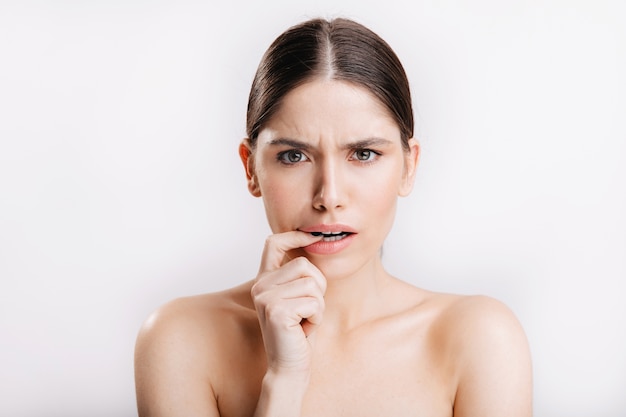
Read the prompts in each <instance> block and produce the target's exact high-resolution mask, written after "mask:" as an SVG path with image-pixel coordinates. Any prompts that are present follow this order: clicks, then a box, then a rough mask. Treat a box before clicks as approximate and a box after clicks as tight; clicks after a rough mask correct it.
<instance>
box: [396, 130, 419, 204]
mask: <svg viewBox="0 0 626 417" xmlns="http://www.w3.org/2000/svg"><path fill="white" fill-rule="evenodd" d="M408 144H409V150H408V151H405V152H404V172H403V174H402V181H401V183H400V188H399V189H398V195H399V196H400V197H406V196H408V195H409V194H411V190H413V182H414V181H415V171H416V169H417V162H418V160H419V154H420V145H419V143H418V142H417V140H416V139H414V138H411V139H409V141H408Z"/></svg>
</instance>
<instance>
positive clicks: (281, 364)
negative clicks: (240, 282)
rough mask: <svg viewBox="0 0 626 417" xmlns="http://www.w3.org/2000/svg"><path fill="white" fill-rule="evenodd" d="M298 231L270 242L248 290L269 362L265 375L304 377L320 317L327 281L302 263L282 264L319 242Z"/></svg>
mask: <svg viewBox="0 0 626 417" xmlns="http://www.w3.org/2000/svg"><path fill="white" fill-rule="evenodd" d="M321 238H322V237H321V236H312V235H311V234H309V233H304V232H300V231H293V232H286V233H279V234H275V235H272V236H270V237H268V239H267V240H266V242H265V249H264V250H263V257H262V260H261V266H260V268H259V274H258V276H257V278H256V280H255V283H254V285H253V286H252V290H251V295H252V300H253V302H254V305H255V308H256V311H257V314H258V317H259V323H260V325H261V332H262V333H263V342H264V344H265V352H266V354H267V360H268V370H272V371H274V372H278V373H280V372H283V371H290V372H293V371H308V370H309V368H310V363H311V340H310V336H312V334H313V332H314V331H315V329H316V328H317V326H319V324H320V323H321V320H322V314H323V312H324V292H325V291H326V278H325V277H324V276H323V275H322V273H321V272H320V270H319V269H317V267H315V265H313V264H312V263H311V262H310V261H309V260H308V259H306V258H305V257H298V258H295V259H292V260H289V261H288V262H286V263H284V261H285V259H286V254H287V252H288V251H289V250H291V249H295V248H300V247H304V246H307V245H310V244H312V243H315V242H317V241H318V240H320V239H321Z"/></svg>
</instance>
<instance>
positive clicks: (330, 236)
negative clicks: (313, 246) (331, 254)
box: [322, 234, 346, 242]
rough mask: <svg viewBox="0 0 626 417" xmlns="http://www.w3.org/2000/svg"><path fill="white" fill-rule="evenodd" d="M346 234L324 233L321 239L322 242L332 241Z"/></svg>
mask: <svg viewBox="0 0 626 417" xmlns="http://www.w3.org/2000/svg"><path fill="white" fill-rule="evenodd" d="M345 236H346V235H344V234H338V235H335V234H333V235H324V238H323V239H322V240H323V241H324V242H334V241H336V240H341V239H343V238H344V237H345Z"/></svg>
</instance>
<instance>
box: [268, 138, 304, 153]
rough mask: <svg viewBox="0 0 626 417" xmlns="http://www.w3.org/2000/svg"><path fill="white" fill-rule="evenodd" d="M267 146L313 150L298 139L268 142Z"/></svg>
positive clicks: (281, 139) (280, 139)
mask: <svg viewBox="0 0 626 417" xmlns="http://www.w3.org/2000/svg"><path fill="white" fill-rule="evenodd" d="M267 144H268V145H271V146H288V147H290V148H294V149H302V150H308V149H310V148H311V146H310V145H309V144H308V143H305V142H301V141H299V140H296V139H289V138H278V139H272V140H270V141H269V142H267Z"/></svg>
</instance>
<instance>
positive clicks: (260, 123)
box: [135, 19, 532, 417]
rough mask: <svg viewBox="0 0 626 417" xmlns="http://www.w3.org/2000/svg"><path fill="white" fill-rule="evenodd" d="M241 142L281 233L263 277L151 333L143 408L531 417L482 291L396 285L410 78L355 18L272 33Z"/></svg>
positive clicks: (159, 320) (517, 337) (524, 352)
mask: <svg viewBox="0 0 626 417" xmlns="http://www.w3.org/2000/svg"><path fill="white" fill-rule="evenodd" d="M247 116H248V120H247V135H248V138H247V139H245V140H244V141H243V142H242V143H241V145H240V147H239V154H240V156H241V160H242V162H243V165H244V168H245V173H246V176H247V181H248V188H249V190H250V192H251V193H252V195H254V196H256V197H262V198H263V201H264V204H265V210H266V214H267V219H268V222H269V224H270V227H271V229H272V232H273V235H271V236H270V237H269V238H268V239H267V241H266V243H265V249H264V252H263V255H262V259H261V262H260V268H259V272H258V275H257V276H256V278H254V279H253V280H251V281H249V282H246V283H244V284H242V285H241V286H239V287H236V288H233V289H229V290H227V291H224V292H221V293H216V294H206V295H201V296H196V297H189V298H185V299H179V300H175V301H173V302H171V303H169V304H167V305H165V306H164V307H162V308H160V309H159V310H158V311H157V312H156V313H154V314H153V315H152V316H151V317H150V318H149V319H148V321H147V322H146V323H145V325H144V327H143V329H142V330H141V332H140V334H139V337H138V340H137V347H136V358H135V372H136V385H137V399H138V408H139V414H140V416H181V415H184V416H222V417H231V416H242V417H243V416H247V417H249V416H252V415H254V416H259V417H260V416H272V417H279V416H292V417H293V416H334V415H341V416H358V417H366V416H403V417H406V416H442V417H443V416H455V417H459V416H481V417H489V416H498V417H501V416H508V417H511V416H529V415H531V414H532V405H531V402H532V401H531V364H530V358H529V351H528V345H527V342H526V338H525V336H524V333H523V330H522V329H521V327H520V325H519V323H518V321H517V320H516V319H515V317H514V316H513V315H512V313H511V312H510V311H509V310H508V309H507V308H506V307H505V306H503V305H502V304H501V303H499V302H497V301H495V300H492V299H490V298H487V297H476V296H474V297H469V296H457V295H448V294H439V293H433V292H429V291H426V290H423V289H419V288H416V287H413V286H411V285H409V284H407V283H405V282H403V281H401V280H399V279H397V278H395V277H392V276H391V275H389V274H388V273H387V272H386V271H385V269H384V267H383V265H382V262H381V258H380V251H381V247H382V245H383V241H384V239H385V237H386V236H387V234H388V232H389V230H390V228H391V226H392V223H393V219H394V214H395V208H396V201H397V198H398V196H406V195H408V194H409V193H410V191H411V188H412V185H413V179H414V177H415V168H416V165H417V160H418V154H419V145H418V143H417V141H416V140H415V139H413V114H412V108H411V98H410V93H409V85H408V81H407V79H406V75H405V73H404V70H403V68H402V66H401V64H400V62H399V60H398V58H397V57H396V55H395V54H394V52H393V51H392V50H391V49H390V47H389V46H388V45H387V44H386V43H385V42H384V41H383V40H382V39H380V38H379V37H378V36H377V35H376V34H374V33H372V32H371V31H370V30H368V29H366V28H365V27H363V26H361V25H359V24H357V23H355V22H352V21H350V20H345V19H336V20H333V21H330V22H328V21H325V20H311V21H308V22H305V23H302V24H300V25H298V26H295V27H293V28H291V29H289V30H287V31H286V32H285V33H283V34H282V35H281V36H279V37H278V38H277V39H276V40H275V41H274V43H273V44H272V45H271V46H270V48H269V49H268V51H267V52H266V54H265V56H264V57H263V59H262V62H261V64H260V66H259V68H258V71H257V74H256V76H255V79H254V82H253V85H252V90H251V92H250V100H249V103H248V115H247Z"/></svg>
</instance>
